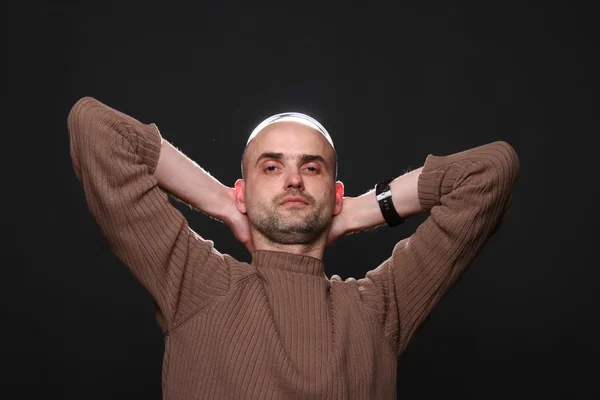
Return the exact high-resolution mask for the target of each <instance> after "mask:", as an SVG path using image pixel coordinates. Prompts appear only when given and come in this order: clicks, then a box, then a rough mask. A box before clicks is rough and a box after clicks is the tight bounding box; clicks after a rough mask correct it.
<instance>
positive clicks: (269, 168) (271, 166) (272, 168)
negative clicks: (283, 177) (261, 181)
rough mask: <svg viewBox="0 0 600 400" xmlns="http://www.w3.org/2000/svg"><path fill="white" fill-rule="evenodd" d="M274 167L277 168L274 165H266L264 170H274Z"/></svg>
mask: <svg viewBox="0 0 600 400" xmlns="http://www.w3.org/2000/svg"><path fill="white" fill-rule="evenodd" d="M276 169H277V167H276V166H274V165H269V166H268V167H266V168H265V171H267V172H275V170H276Z"/></svg>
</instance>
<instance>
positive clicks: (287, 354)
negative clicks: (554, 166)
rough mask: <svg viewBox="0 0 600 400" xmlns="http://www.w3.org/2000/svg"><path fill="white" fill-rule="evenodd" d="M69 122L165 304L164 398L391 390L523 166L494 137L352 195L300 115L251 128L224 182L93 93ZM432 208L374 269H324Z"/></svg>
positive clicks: (128, 258) (106, 216) (126, 241)
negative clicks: (349, 239)
mask: <svg viewBox="0 0 600 400" xmlns="http://www.w3.org/2000/svg"><path fill="white" fill-rule="evenodd" d="M68 127H69V133H70V145H71V147H70V149H71V156H72V159H73V166H74V169H75V173H76V175H77V177H78V179H79V180H80V181H81V183H82V185H83V189H84V191H85V194H86V199H87V202H88V205H89V209H90V211H91V212H92V214H93V215H94V217H95V219H96V221H97V222H98V224H99V225H100V227H101V229H102V230H103V232H104V233H105V235H106V236H107V238H108V240H109V242H110V245H111V248H112V249H113V250H114V252H115V253H116V255H117V256H118V257H119V258H120V260H122V262H123V263H124V264H125V265H127V266H128V267H129V268H130V269H131V271H132V272H133V274H134V275H135V276H136V278H137V279H138V280H139V281H140V282H141V284H143V285H144V287H145V288H146V289H147V290H148V291H149V292H150V294H151V295H152V296H153V298H154V299H155V301H156V304H157V307H158V313H157V315H158V323H159V324H160V326H161V328H162V330H163V332H164V334H165V354H164V361H163V379H162V380H163V395H164V398H165V399H228V400H230V399H362V400H364V399H393V398H395V397H396V366H397V358H398V357H399V356H400V355H401V354H402V352H403V350H404V349H405V348H406V346H407V344H408V343H409V341H410V339H411V338H412V336H413V335H414V333H415V331H416V330H417V328H418V327H419V326H420V325H421V324H422V323H423V321H424V320H425V319H426V317H427V316H428V315H429V314H430V312H431V311H432V309H433V308H434V307H435V305H436V304H437V303H438V302H439V300H440V299H441V297H442V296H443V295H444V294H445V293H446V292H447V291H448V290H449V289H450V288H451V287H452V285H453V284H454V283H455V282H456V281H457V279H458V278H459V276H460V275H461V274H462V273H463V272H464V271H465V269H466V268H467V266H468V265H469V264H470V263H471V262H472V260H473V259H474V257H475V256H476V255H477V253H478V252H479V251H480V250H481V249H482V246H484V244H485V243H486V241H487V240H488V239H489V238H490V236H491V235H492V234H493V233H494V232H495V231H496V230H497V229H498V227H499V226H500V224H501V223H502V220H503V216H504V214H505V212H506V210H507V209H508V207H509V204H510V199H511V193H512V189H513V186H514V184H515V182H516V180H517V175H518V170H519V161H518V157H517V155H516V153H515V151H514V149H513V148H512V147H511V146H510V145H509V144H507V143H506V142H502V141H499V142H494V143H490V144H486V145H483V146H479V147H475V148H472V149H469V150H465V151H463V152H460V153H456V154H451V155H447V156H433V155H429V156H428V157H427V158H426V160H425V162H424V165H423V167H421V168H418V169H415V170H413V171H411V172H408V173H406V174H404V175H402V176H400V177H398V178H396V179H394V180H393V181H391V182H381V183H380V184H379V185H377V189H376V190H373V191H370V192H368V193H366V194H364V195H362V196H359V197H357V198H345V197H343V186H342V184H341V182H336V169H337V160H336V154H335V150H334V147H333V142H332V141H331V138H330V136H329V134H328V133H327V131H326V130H325V129H324V128H323V127H322V126H321V125H320V124H319V123H318V122H317V121H315V120H313V119H312V118H310V117H308V116H305V115H302V114H294V113H289V114H283V115H277V116H274V117H273V118H271V119H268V120H266V121H265V122H264V123H262V124H261V125H259V126H258V127H257V129H255V130H254V132H253V133H252V134H251V135H250V138H249V141H248V144H247V146H246V149H245V151H244V154H243V158H242V176H243V179H241V180H238V181H237V182H236V183H235V187H234V188H228V187H226V186H224V185H222V184H221V183H219V182H218V181H217V180H215V179H214V178H213V177H211V176H210V175H209V174H208V173H207V172H205V171H204V170H203V169H201V168H200V167H199V166H198V165H197V164H195V163H194V162H192V161H191V160H190V159H188V158H187V157H186V156H185V155H184V154H182V153H181V152H179V151H178V150H177V149H176V148H175V147H173V146H172V145H171V144H170V143H169V142H167V141H166V140H164V139H163V138H162V137H161V135H160V133H159V131H158V129H157V127H156V126H155V125H153V124H150V125H147V124H144V123H141V122H140V121H138V120H136V119H134V118H132V117H130V116H128V115H126V114H123V113H121V112H119V111H117V110H114V109H112V108H110V107H108V106H107V105H104V104H102V103H101V102H99V101H97V100H95V99H93V98H89V97H86V98H83V99H81V100H79V101H78V102H77V103H76V104H75V105H74V106H73V109H72V110H71V112H70V114H69V118H68ZM165 191H166V192H170V193H171V194H173V195H174V196H175V197H177V198H179V199H181V200H182V201H184V202H186V203H188V204H190V205H192V206H194V207H195V208H197V209H199V210H201V211H203V212H205V213H207V214H209V215H211V216H213V217H215V218H218V219H220V220H222V221H224V222H225V223H227V224H228V226H230V227H231V229H232V230H233V232H234V234H235V236H236V238H237V239H239V240H240V241H241V242H242V243H244V244H245V246H246V247H247V248H248V250H250V251H251V252H252V262H251V263H250V264H248V263H244V262H240V261H237V260H235V259H233V258H232V257H231V256H228V255H226V254H221V253H219V252H218V251H217V250H215V249H214V247H213V243H212V242H211V241H209V240H206V239H204V238H203V237H201V236H200V235H198V234H197V233H195V232H194V231H193V230H191V229H190V227H189V226H188V224H187V222H186V220H185V218H184V217H183V216H182V215H181V213H179V211H178V210H177V209H176V208H175V207H172V206H171V205H170V203H169V201H168V198H167V195H166V193H165ZM421 212H429V216H428V218H427V219H426V220H425V221H424V222H423V223H422V224H421V225H420V226H419V227H418V228H417V230H416V232H415V233H414V234H413V235H412V236H410V237H409V238H407V239H404V240H402V241H400V242H399V243H398V244H397V245H396V246H395V247H394V249H393V251H392V254H391V256H390V258H389V259H387V260H386V261H385V262H384V263H382V264H381V265H379V266H378V267H377V268H375V269H372V270H371V271H369V272H368V273H367V274H366V276H365V277H364V278H362V279H358V280H356V279H352V278H351V279H347V280H345V281H343V280H341V279H340V277H339V276H336V275H334V276H332V277H331V278H330V279H328V278H327V277H326V276H325V274H324V268H323V261H322V259H323V253H324V250H325V248H326V246H327V245H328V244H329V245H330V244H332V243H334V242H335V241H336V239H338V238H339V237H341V236H342V235H343V234H345V233H347V232H352V231H359V230H362V229H366V228H369V227H374V226H378V225H382V224H384V223H388V224H389V225H397V224H398V223H401V222H402V221H403V219H404V218H407V217H409V216H410V215H414V214H417V213H421Z"/></svg>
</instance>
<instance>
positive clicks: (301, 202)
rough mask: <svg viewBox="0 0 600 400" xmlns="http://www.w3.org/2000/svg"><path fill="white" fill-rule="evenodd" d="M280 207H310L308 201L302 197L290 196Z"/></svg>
mask: <svg viewBox="0 0 600 400" xmlns="http://www.w3.org/2000/svg"><path fill="white" fill-rule="evenodd" d="M280 205H289V206H306V205H308V201H306V199H304V198H303V197H300V196H288V197H286V198H284V199H283V200H282V201H281V204H280Z"/></svg>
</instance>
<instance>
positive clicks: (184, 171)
mask: <svg viewBox="0 0 600 400" xmlns="http://www.w3.org/2000/svg"><path fill="white" fill-rule="evenodd" d="M154 176H155V177H156V179H157V180H158V185H159V186H160V187H161V188H162V189H164V190H165V191H167V192H169V193H170V194H172V195H173V196H175V197H176V198H177V199H179V200H181V201H183V202H185V203H187V204H189V205H191V206H193V207H194V208H196V209H198V210H200V211H202V212H204V213H206V214H207V215H209V216H211V217H213V218H216V219H218V220H220V221H223V222H225V223H226V224H227V225H228V226H229V227H230V228H231V230H232V231H233V233H234V235H235V237H236V238H237V239H238V240H239V241H240V242H241V243H242V244H243V245H244V246H246V248H247V249H248V251H250V252H252V251H253V250H254V244H253V243H252V237H251V236H250V223H249V220H248V217H247V216H246V215H244V214H242V213H240V212H239V210H238V209H237V207H236V206H235V193H234V189H233V188H230V187H227V186H225V185H223V184H222V183H221V182H219V181H218V180H217V179H215V178H214V177H212V176H211V175H210V174H209V173H208V172H207V171H205V170H204V169H203V168H202V167H200V166H199V165H198V164H197V163H195V162H194V161H193V160H191V159H190V158H188V157H187V156H186V155H185V154H183V153H182V152H181V151H180V150H178V149H177V148H175V147H174V146H173V145H172V144H171V143H169V142H167V141H166V140H164V139H163V141H162V149H161V153H160V159H159V161H158V166H157V167H156V171H155V172H154Z"/></svg>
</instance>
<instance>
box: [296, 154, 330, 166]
mask: <svg viewBox="0 0 600 400" xmlns="http://www.w3.org/2000/svg"><path fill="white" fill-rule="evenodd" d="M300 161H301V162H302V163H303V164H304V163H307V162H311V161H320V162H322V163H323V164H325V165H327V162H326V161H325V159H324V158H323V157H321V156H318V155H313V154H302V155H301V156H300Z"/></svg>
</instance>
